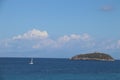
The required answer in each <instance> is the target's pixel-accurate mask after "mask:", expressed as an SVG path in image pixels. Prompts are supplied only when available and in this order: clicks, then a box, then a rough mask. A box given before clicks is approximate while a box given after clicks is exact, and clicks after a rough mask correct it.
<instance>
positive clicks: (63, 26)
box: [0, 0, 120, 59]
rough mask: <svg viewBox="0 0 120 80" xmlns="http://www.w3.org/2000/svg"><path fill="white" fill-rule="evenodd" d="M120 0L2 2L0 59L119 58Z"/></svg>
mask: <svg viewBox="0 0 120 80" xmlns="http://www.w3.org/2000/svg"><path fill="white" fill-rule="evenodd" d="M119 21H120V1H119V0H74V1H73V0H0V33H1V34H0V57H31V56H32V57H43V58H45V57H47V58H69V57H72V56H74V55H76V54H83V53H89V52H95V51H97V52H104V53H108V54H110V55H112V56H113V57H114V58H116V59H120V37H119V36H120V31H119V30H120V27H119V26H120V22H119Z"/></svg>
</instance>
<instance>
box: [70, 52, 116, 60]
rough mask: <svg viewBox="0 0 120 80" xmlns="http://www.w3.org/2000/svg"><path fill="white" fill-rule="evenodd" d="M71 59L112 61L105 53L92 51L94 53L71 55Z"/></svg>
mask: <svg viewBox="0 0 120 80" xmlns="http://www.w3.org/2000/svg"><path fill="white" fill-rule="evenodd" d="M71 60H100V61H114V59H113V58H112V57H111V56H110V55H108V54H105V53H100V52H94V53H87V54H79V55H76V56H73V57H72V58H71Z"/></svg>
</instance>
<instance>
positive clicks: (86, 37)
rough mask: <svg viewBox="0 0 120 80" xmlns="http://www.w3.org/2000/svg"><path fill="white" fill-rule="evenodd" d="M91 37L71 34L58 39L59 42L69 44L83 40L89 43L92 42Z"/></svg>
mask: <svg viewBox="0 0 120 80" xmlns="http://www.w3.org/2000/svg"><path fill="white" fill-rule="evenodd" d="M90 39H91V37H90V36H89V35H88V34H86V33H85V34H83V35H78V34H71V35H65V36H62V37H60V38H59V39H58V41H59V42H68V41H70V40H83V41H87V40H90Z"/></svg>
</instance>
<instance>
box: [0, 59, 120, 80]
mask: <svg viewBox="0 0 120 80" xmlns="http://www.w3.org/2000/svg"><path fill="white" fill-rule="evenodd" d="M29 62H30V58H0V80H120V61H119V60H116V61H110V62H109V61H82V60H80V61H73V60H69V59H55V58H34V64H32V65H30V64H29Z"/></svg>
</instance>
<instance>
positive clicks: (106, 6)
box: [101, 5, 113, 11]
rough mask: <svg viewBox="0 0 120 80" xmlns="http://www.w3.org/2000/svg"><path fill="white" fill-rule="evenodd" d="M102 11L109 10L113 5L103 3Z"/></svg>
mask: <svg viewBox="0 0 120 80" xmlns="http://www.w3.org/2000/svg"><path fill="white" fill-rule="evenodd" d="M101 9H102V10H103V11H111V10H112V9H113V7H112V6H111V5H104V6H102V8H101Z"/></svg>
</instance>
